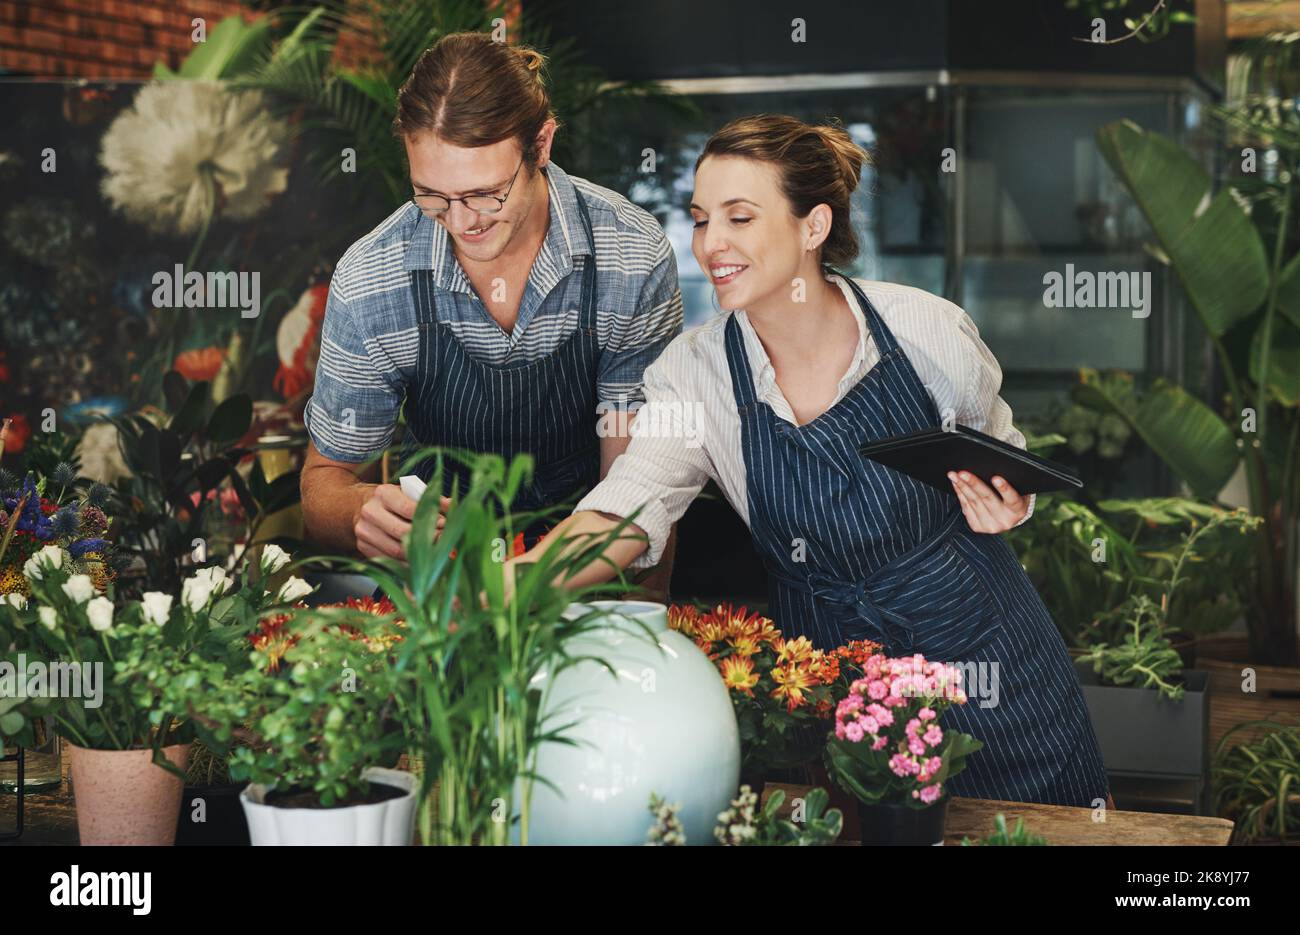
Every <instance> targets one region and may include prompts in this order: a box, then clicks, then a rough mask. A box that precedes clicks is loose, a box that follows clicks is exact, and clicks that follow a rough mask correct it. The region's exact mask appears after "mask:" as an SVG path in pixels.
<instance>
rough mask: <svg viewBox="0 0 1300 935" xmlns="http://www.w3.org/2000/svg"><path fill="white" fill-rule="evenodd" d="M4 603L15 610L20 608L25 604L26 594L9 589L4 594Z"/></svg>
mask: <svg viewBox="0 0 1300 935" xmlns="http://www.w3.org/2000/svg"><path fill="white" fill-rule="evenodd" d="M5 603H6V604H8V605H9V606H10V607H12V608H14V609H15V610H22V609H23V608H24V607H26V606H27V595H25V594H19V593H18V592H17V591H10V592H9V593H8V594H6V595H5Z"/></svg>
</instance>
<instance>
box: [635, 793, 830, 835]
mask: <svg viewBox="0 0 1300 935" xmlns="http://www.w3.org/2000/svg"><path fill="white" fill-rule="evenodd" d="M829 803H830V796H829V795H828V794H827V792H826V790H825V789H812V790H810V791H809V792H808V794H807V796H805V797H804V799H803V800H802V801H800V802H795V803H792V804H793V805H794V808H793V809H792V810H791V815H790V817H789V818H782V817H781V815H780V813H781V809H782V806H784V805H785V792H784V791H783V790H781V789H777V790H775V791H774V792H773V793H772V794H771V795H769V796H768V797H767V801H766V802H764V803H762V804H761V805H760V804H759V797H758V793H756V792H754V790H753V789H751V788H750V787H749V786H748V785H743V786H741V787H740V793H739V795H737V796H736V797H735V798H734V799H732V800H731V804H730V806H728V808H727V809H726V810H725V811H723V812H722V813H720V814H719V815H718V818H717V825H716V826H715V827H714V829H713V838H714V840H715V841H717V843H719V844H722V845H724V846H727V847H744V846H751V845H758V846H777V847H824V846H827V845H831V844H834V843H835V841H836V840H837V839H838V838H839V836H840V831H841V830H842V829H843V827H844V815H843V813H841V812H840V810H839V809H835V808H831V809H828V808H827V807H826V806H827V805H828V804H829ZM680 808H681V807H680V805H679V804H678V803H676V802H673V803H669V802H665V801H664V800H663V798H662V797H661V796H659V795H657V794H651V796H650V813H651V815H653V816H654V821H653V823H652V824H651V825H650V830H649V831H648V832H646V843H647V844H652V845H656V846H660V847H673V846H680V845H683V844H687V843H690V842H689V841H688V840H687V837H686V833H685V831H684V829H683V827H682V822H681V819H680V817H679V816H678V812H679V811H680Z"/></svg>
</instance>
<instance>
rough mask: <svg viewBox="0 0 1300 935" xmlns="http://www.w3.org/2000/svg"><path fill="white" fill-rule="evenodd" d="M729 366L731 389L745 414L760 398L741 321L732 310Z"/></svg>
mask: <svg viewBox="0 0 1300 935" xmlns="http://www.w3.org/2000/svg"><path fill="white" fill-rule="evenodd" d="M725 332H726V347H727V367H728V368H729V369H730V370H731V390H732V392H733V393H734V394H735V397H736V408H737V409H738V410H739V411H740V413H741V414H742V415H743V414H744V412H745V410H746V409H747V408H748V407H749V406H751V405H753V404H754V401H755V400H756V399H757V398H758V397H757V396H756V395H755V393H754V377H753V375H752V373H751V372H750V369H749V355H748V354H746V353H745V339H744V336H743V335H741V333H740V323H739V322H737V321H736V315H735V313H734V312H732V313H731V314H730V315H729V316H728V317H727V325H726V329H725Z"/></svg>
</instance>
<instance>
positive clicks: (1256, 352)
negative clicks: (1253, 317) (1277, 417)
mask: <svg viewBox="0 0 1300 935" xmlns="http://www.w3.org/2000/svg"><path fill="white" fill-rule="evenodd" d="M1263 338H1264V329H1263V328H1262V327H1261V328H1259V329H1257V330H1256V331H1255V336H1254V338H1253V339H1252V340H1251V343H1250V378H1251V379H1252V380H1254V381H1255V382H1256V383H1263V382H1264V381H1263V376H1264V374H1263V372H1262V370H1263V361H1262V359H1261V352H1262V351H1263V347H1264V342H1263ZM1268 388H1269V389H1270V390H1272V391H1273V395H1274V396H1275V397H1276V398H1277V399H1279V400H1280V401H1281V402H1283V403H1284V404H1285V405H1288V406H1295V405H1297V404H1300V328H1297V327H1296V326H1295V325H1293V324H1291V322H1290V321H1288V320H1287V319H1285V318H1280V317H1278V318H1274V319H1273V348H1272V350H1271V351H1270V352H1269V357H1268Z"/></svg>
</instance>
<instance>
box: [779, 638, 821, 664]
mask: <svg viewBox="0 0 1300 935" xmlns="http://www.w3.org/2000/svg"><path fill="white" fill-rule="evenodd" d="M772 645H773V648H775V649H776V661H777V664H778V665H786V664H795V665H798V664H801V663H802V664H807V663H808V662H810V661H811V660H812V654H813V644H812V641H810V640H809V639H808V637H806V636H801V637H799V638H798V639H793V640H787V639H783V638H777V639H776V640H775V641H774V642H773V644H772Z"/></svg>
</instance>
